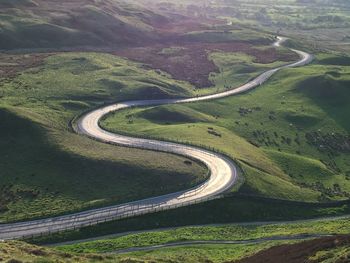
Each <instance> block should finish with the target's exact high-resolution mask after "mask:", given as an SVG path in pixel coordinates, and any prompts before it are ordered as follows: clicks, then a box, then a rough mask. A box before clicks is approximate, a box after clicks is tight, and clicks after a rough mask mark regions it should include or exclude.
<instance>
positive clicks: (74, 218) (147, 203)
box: [0, 37, 313, 240]
mask: <svg viewBox="0 0 350 263" xmlns="http://www.w3.org/2000/svg"><path fill="white" fill-rule="evenodd" d="M285 40H286V38H282V37H278V38H277V41H276V42H275V43H274V44H273V45H274V46H275V47H279V46H280V45H281V44H282V43H283V42H284V41H285ZM292 50H293V51H294V52H296V53H297V54H298V55H299V56H300V60H299V61H297V62H295V63H291V64H288V65H284V66H281V67H278V68H275V69H272V70H268V71H266V72H264V73H262V74H261V75H259V76H258V77H257V78H255V79H254V80H252V81H250V82H248V83H246V84H244V85H242V86H240V87H238V88H236V89H232V90H228V91H225V92H221V93H217V94H213V95H207V96H202V97H195V98H189V99H164V100H135V101H127V102H122V103H117V104H113V105H110V106H104V107H102V108H99V109H96V110H93V111H91V112H89V113H87V114H85V115H84V116H82V117H81V118H80V119H79V120H78V121H77V128H76V132H78V133H79V134H82V135H86V136H88V137H90V138H93V139H95V140H98V141H101V142H105V143H111V144H116V145H120V146H127V147H135V148H141V149H147V150H155V151H162V152H168V153H174V154H178V155H182V156H186V157H191V158H193V159H196V160H198V161H200V162H202V163H204V164H205V165H206V166H207V167H208V169H209V170H210V178H209V179H208V181H206V182H205V183H203V184H201V185H199V186H197V187H195V188H192V189H189V190H185V191H181V192H176V193H171V194H167V195H163V196H158V197H152V198H148V199H144V200H138V201H135V202H130V203H125V204H122V205H116V206H109V207H104V208H100V209H93V210H88V211H85V212H81V213H75V214H70V215H65V216H58V217H53V218H47V219H40V220H34V221H28V222H20V223H10V224H1V225H0V239H3V240H7V239H19V238H24V237H31V236H37V235H45V234H50V233H55V232H59V231H64V230H69V229H77V228H81V227H84V226H90V225H95V224H98V223H102V222H107V221H112V220H116V219H121V218H126V217H133V216H136V215H141V214H147V213H152V212H156V211H161V210H167V209H173V208H177V207H181V206H186V205H190V204H195V203H200V202H204V201H207V200H210V199H214V198H217V197H219V196H220V194H222V193H224V192H225V191H227V190H228V189H230V188H231V187H232V186H233V185H234V184H235V182H236V180H237V170H236V167H235V164H234V163H233V161H232V160H230V159H229V158H227V157H225V156H223V155H221V154H218V153H214V152H210V151H208V150H204V149H201V148H198V147H193V146H186V145H181V144H178V143H171V142H165V141H158V140H149V139H142V138H133V137H130V136H123V135H118V134H114V133H111V132H108V131H105V130H103V129H102V128H101V127H100V126H99V120H100V119H101V118H102V117H103V116H105V115H106V114H109V113H111V112H115V111H118V110H121V109H126V108H130V107H144V106H154V105H166V104H180V103H190V102H198V101H206V100H213V99H219V98H224V97H227V96H231V95H235V94H239V93H243V92H247V91H249V90H251V89H253V88H256V87H258V86H260V85H261V84H263V83H264V82H266V81H267V80H268V79H269V78H270V77H271V76H272V75H273V74H274V73H276V72H277V71H279V70H280V69H283V68H290V67H299V66H303V65H306V64H308V63H310V62H311V61H312V58H313V57H312V55H310V54H308V53H306V52H303V51H299V50H295V49H292Z"/></svg>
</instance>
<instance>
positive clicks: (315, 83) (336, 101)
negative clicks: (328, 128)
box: [295, 74, 350, 132]
mask: <svg viewBox="0 0 350 263" xmlns="http://www.w3.org/2000/svg"><path fill="white" fill-rule="evenodd" d="M295 91H297V92H300V93H303V94H305V95H306V96H307V97H308V98H310V99H311V100H313V101H314V102H315V103H316V104H317V105H318V106H319V107H320V108H321V109H322V110H324V111H325V112H326V113H327V114H328V115H329V116H330V117H332V118H333V119H334V120H335V121H336V122H337V123H338V124H339V125H340V126H342V127H343V128H344V129H346V130H347V131H348V132H350V122H349V112H350V104H349V101H350V81H349V80H338V79H334V78H332V77H330V76H329V75H327V74H326V75H320V76H316V77H312V78H308V79H306V80H305V81H301V82H299V83H298V84H297V85H296V87H295Z"/></svg>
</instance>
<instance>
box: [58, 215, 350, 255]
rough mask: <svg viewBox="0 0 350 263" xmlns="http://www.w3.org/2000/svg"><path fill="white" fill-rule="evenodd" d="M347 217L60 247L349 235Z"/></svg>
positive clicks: (96, 249) (81, 249)
mask: <svg viewBox="0 0 350 263" xmlns="http://www.w3.org/2000/svg"><path fill="white" fill-rule="evenodd" d="M348 221H349V219H348V218H346V219H337V220H329V221H328V220H327V221H311V222H303V223H290V224H271V225H248V226H240V225H224V226H203V227H200V226H199V227H183V228H176V229H171V230H163V231H155V232H144V233H137V234H129V235H125V236H121V237H115V238H108V239H100V240H96V241H88V242H84V243H77V244H73V245H63V246H59V247H58V248H59V249H61V250H63V251H68V252H78V253H101V252H111V251H116V250H120V249H125V248H130V247H142V246H152V245H159V244H167V243H174V242H182V241H196V240H203V241H206V240H207V241H208V240H250V239H260V238H268V237H276V236H293V235H303V234H325V233H332V234H347V233H349V230H350V226H349V224H347V223H348Z"/></svg>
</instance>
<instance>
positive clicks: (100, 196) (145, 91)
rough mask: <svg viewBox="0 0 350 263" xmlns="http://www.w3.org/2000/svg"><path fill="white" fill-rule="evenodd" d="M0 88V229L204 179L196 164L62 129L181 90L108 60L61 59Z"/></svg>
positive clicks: (8, 80)
mask: <svg viewBox="0 0 350 263" xmlns="http://www.w3.org/2000/svg"><path fill="white" fill-rule="evenodd" d="M0 87H1V88H0V90H1V91H0V96H1V100H0V119H1V129H0V146H1V147H0V153H1V156H2V158H1V159H0V167H1V173H0V221H2V222H3V221H12V220H19V219H28V218H34V217H40V216H49V215H56V214H60V213H66V212H72V211H77V210H81V209H86V208H90V207H96V206H105V205H108V204H117V203H122V202H125V201H131V200H138V199H140V198H145V197H149V196H155V195H159V194H164V193H169V192H174V191H177V190H180V189H186V188H188V187H191V186H193V185H195V184H198V183H199V182H201V181H203V180H205V179H206V178H207V175H208V174H207V168H206V167H205V166H204V165H201V164H199V163H196V162H193V161H191V162H190V163H191V165H188V164H186V162H185V161H186V160H187V159H186V158H182V157H179V156H174V155H169V154H164V153H156V152H151V151H144V150H137V149H129V148H121V147H116V146H111V145H106V144H103V143H98V142H95V141H93V140H90V139H88V138H85V137H84V136H79V135H76V134H74V133H73V132H72V131H71V130H70V128H69V122H70V121H71V120H72V119H73V118H74V117H76V116H77V115H79V114H81V113H82V112H83V111H86V110H87V109H90V108H93V107H96V106H98V105H102V104H103V103H108V102H111V101H114V100H126V99H132V98H134V99H135V98H139V97H143V98H159V97H173V96H175V95H178V94H182V95H183V96H186V95H188V94H191V91H190V90H191V89H190V87H189V86H188V85H186V84H183V85H181V86H180V84H178V83H175V82H174V81H173V80H172V79H170V78H168V77H164V76H161V75H159V74H157V73H156V72H155V71H152V70H145V69H143V68H142V67H140V66H139V65H137V64H135V63H131V62H128V61H126V60H124V59H120V58H117V57H114V56H112V55H108V54H95V53H67V54H60V55H52V56H49V57H48V58H47V59H46V60H45V61H43V63H42V64H41V65H40V66H38V67H35V68H31V69H28V70H27V71H24V72H22V73H21V74H18V75H17V76H16V77H13V78H2V79H1V80H0ZM187 161H188V160H187ZM130 189H133V190H132V191H130Z"/></svg>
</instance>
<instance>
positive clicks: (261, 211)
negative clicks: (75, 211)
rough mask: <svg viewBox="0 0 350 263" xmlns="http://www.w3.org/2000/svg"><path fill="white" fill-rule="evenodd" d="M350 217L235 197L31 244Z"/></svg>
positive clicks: (347, 209)
mask: <svg viewBox="0 0 350 263" xmlns="http://www.w3.org/2000/svg"><path fill="white" fill-rule="evenodd" d="M349 213H350V203H349V202H344V203H338V204H337V203H336V204H320V203H315V204H308V203H302V202H300V203H298V202H291V201H279V200H271V199H264V198H261V197H244V196H232V197H226V198H223V199H218V200H212V201H209V202H206V203H202V204H196V205H192V206H188V207H182V208H178V209H175V210H169V211H162V212H157V213H154V214H148V215H143V216H138V217H135V218H128V219H123V220H118V221H112V222H107V223H103V224H100V225H97V226H92V227H86V228H82V229H78V230H75V231H67V232H63V233H57V234H53V235H51V236H43V237H41V238H35V239H34V240H29V241H30V242H33V243H36V244H48V243H57V242H64V241H70V240H79V239H86V238H93V237H96V236H104V235H110V234H115V233H124V232H128V231H140V230H149V229H157V228H167V227H181V226H190V225H205V224H227V223H233V222H235V223H242V222H256V221H259V222H266V221H276V222H279V221H288V220H301V219H306V218H309V219H312V218H318V217H333V216H342V215H347V214H349Z"/></svg>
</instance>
